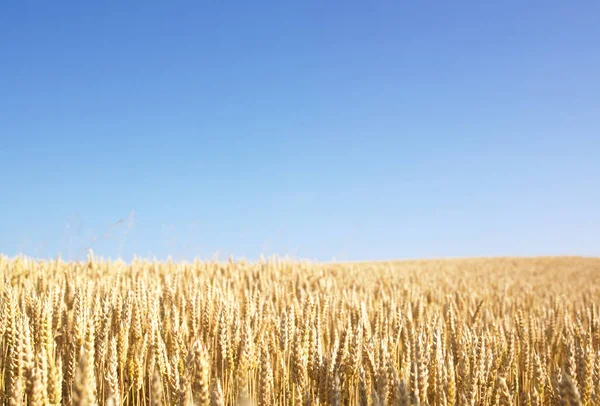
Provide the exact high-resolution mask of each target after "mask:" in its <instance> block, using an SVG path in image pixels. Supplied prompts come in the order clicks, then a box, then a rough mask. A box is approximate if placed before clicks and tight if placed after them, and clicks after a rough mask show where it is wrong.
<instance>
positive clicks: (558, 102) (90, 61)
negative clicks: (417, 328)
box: [0, 0, 600, 260]
mask: <svg viewBox="0 0 600 406" xmlns="http://www.w3.org/2000/svg"><path fill="white" fill-rule="evenodd" d="M209 3H210V4H209ZM599 16H600V3H599V2H597V1H578V2H569V1H555V0H550V1H526V2H524V1H513V0H510V1H494V2H489V1H488V2H482V1H462V2H461V1H459V2H431V1H425V2H400V1H393V2H387V1H380V2H365V1H360V2H354V1H344V2H334V1H327V2H323V1H319V2H313V1H295V2H262V1H253V2H231V3H229V5H226V2H192V1H190V2H180V1H168V2H167V1H165V2H156V1H144V2H137V4H133V2H110V1H109V2H105V1H96V2H89V1H58V2H49V1H38V2H30V1H14V2H6V3H5V4H3V5H2V10H1V12H0V137H1V138H0V140H1V142H0V188H1V189H0V193H1V195H0V252H3V253H5V254H8V255H11V256H12V255H16V254H17V253H20V252H22V253H25V254H27V255H33V256H37V257H55V256H56V255H57V254H58V253H59V252H61V253H62V256H63V258H77V257H78V256H82V257H85V253H84V252H85V249H86V248H87V247H88V246H92V247H93V249H94V250H95V252H96V254H97V255H101V256H105V257H109V256H110V257H112V258H116V257H118V256H119V255H120V256H122V257H123V258H125V259H131V257H132V255H133V254H134V253H137V254H139V255H141V256H156V257H158V258H161V259H162V258H165V257H166V256H167V255H169V254H171V255H172V256H173V258H174V259H190V258H192V257H194V256H200V257H210V256H211V255H212V254H214V253H215V252H217V251H218V252H219V253H220V257H226V256H227V255H229V254H233V255H234V256H237V257H239V256H245V257H247V258H256V257H257V256H258V255H259V254H260V253H261V252H262V253H265V254H274V253H278V254H290V255H294V256H296V257H302V258H311V259H319V260H329V259H332V258H334V257H335V258H337V259H345V260H358V259H389V258H415V257H444V256H483V255H541V254H582V255H600V187H599V186H600V23H599V21H600V20H599ZM132 214H133V215H132ZM120 219H124V220H123V221H122V222H121V223H120V224H118V225H115V224H116V223H117V222H118V221H119V220H120ZM82 252H83V254H82Z"/></svg>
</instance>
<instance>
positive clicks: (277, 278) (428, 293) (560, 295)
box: [0, 256, 600, 406]
mask: <svg viewBox="0 0 600 406" xmlns="http://www.w3.org/2000/svg"><path fill="white" fill-rule="evenodd" d="M0 272H1V274H2V278H1V281H0V284H1V286H0V289H1V290H2V297H1V299H0V312H1V313H0V314H1V320H0V343H1V349H2V352H1V353H0V368H2V372H3V380H2V384H1V385H0V390H1V392H0V396H1V397H2V399H3V401H4V404H6V405H48V404H52V405H58V404H64V405H355V404H356V405H374V406H378V405H431V406H444V405H565V404H566V405H600V315H599V314H598V312H599V307H598V306H599V304H600V284H599V282H600V259H593V258H579V257H556V258H496V259H464V260H463V259H460V260H431V261H403V262H381V263H350V264H328V263H321V264H320V263H310V262H300V261H289V260H283V259H277V258H272V259H268V260H261V261H258V262H252V263H251V262H245V261H235V262H234V261H231V260H230V261H224V262H216V261H214V262H200V261H197V262H193V263H173V262H164V263H158V262H144V261H141V260H136V261H134V262H133V263H131V264H125V263H123V262H109V261H101V260H94V259H93V256H90V257H89V259H88V260H87V261H84V262H79V263H66V262H62V261H60V260H56V261H47V262H44V261H35V260H31V259H27V258H24V257H19V258H15V259H9V258H6V257H1V258H0Z"/></svg>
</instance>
